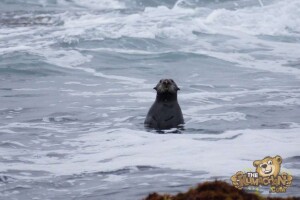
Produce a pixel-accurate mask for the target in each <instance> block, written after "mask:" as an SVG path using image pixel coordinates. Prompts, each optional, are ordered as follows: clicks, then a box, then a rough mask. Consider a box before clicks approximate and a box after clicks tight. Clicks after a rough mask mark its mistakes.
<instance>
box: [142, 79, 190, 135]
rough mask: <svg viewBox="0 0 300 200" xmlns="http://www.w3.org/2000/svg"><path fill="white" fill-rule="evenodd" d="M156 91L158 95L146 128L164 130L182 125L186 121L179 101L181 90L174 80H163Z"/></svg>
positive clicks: (146, 120)
mask: <svg viewBox="0 0 300 200" xmlns="http://www.w3.org/2000/svg"><path fill="white" fill-rule="evenodd" d="M154 89H155V90H156V91H157V95H156V99H155V102H154V104H153V105H152V106H151V108H150V110H149V112H148V114H147V117H146V119H145V126H146V127H148V128H154V129H156V130H164V129H170V128H177V127H178V126H179V125H182V124H183V123H184V120H183V116H182V112H181V108H180V106H179V104H178V101H177V91H178V90H179V88H178V87H177V85H176V83H175V82H174V81H173V80H172V79H162V80H160V81H159V83H158V84H157V86H156V87H155V88H154Z"/></svg>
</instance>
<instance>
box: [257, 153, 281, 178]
mask: <svg viewBox="0 0 300 200" xmlns="http://www.w3.org/2000/svg"><path fill="white" fill-rule="evenodd" d="M281 163H282V158H281V157H280V156H278V155H277V156H275V157H273V158H272V157H270V156H267V157H265V158H264V159H262V160H255V161H254V162H253V166H254V167H256V172H257V173H258V174H259V176H262V177H268V176H274V178H275V177H277V176H278V174H279V172H280V167H281Z"/></svg>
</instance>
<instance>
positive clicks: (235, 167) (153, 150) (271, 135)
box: [0, 128, 300, 176]
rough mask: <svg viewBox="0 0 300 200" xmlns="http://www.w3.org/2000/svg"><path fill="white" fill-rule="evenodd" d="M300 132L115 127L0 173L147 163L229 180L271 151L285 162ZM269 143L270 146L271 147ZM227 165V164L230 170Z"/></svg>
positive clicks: (295, 149)
mask: <svg viewBox="0 0 300 200" xmlns="http://www.w3.org/2000/svg"><path fill="white" fill-rule="evenodd" d="M299 131H300V129H299V128H293V129H285V130H277V129H266V130H236V131H227V132H225V133H222V134H196V135H195V134H193V135H191V134H183V135H178V134H175V135H174V134H164V135H161V134H152V133H147V132H144V131H135V130H130V129H124V128H121V129H114V130H113V129H111V130H108V131H104V132H101V133H99V132H90V133H86V134H83V135H81V136H80V137H78V138H73V139H69V140H66V141H64V142H63V143H62V145H72V146H73V147H74V148H76V149H72V150H66V149H65V148H61V149H59V147H58V149H56V150H52V151H51V152H52V153H53V152H54V153H62V154H66V155H67V156H66V157H64V158H61V159H59V160H58V159H57V158H54V157H46V154H48V153H50V152H49V151H47V150H39V151H38V152H34V151H31V152H30V154H27V156H25V157H24V158H23V159H24V161H28V162H24V163H13V164H7V165H1V166H0V170H1V171H6V170H8V169H9V170H14V169H16V170H18V169H22V170H46V171H48V172H50V173H54V174H56V175H71V174H74V173H78V174H80V173H83V172H85V173H86V172H98V171H114V170H117V169H123V168H125V167H130V166H138V165H143V166H145V165H149V166H154V167H163V168H171V169H184V170H192V171H206V172H208V173H209V174H208V176H210V175H214V176H231V175H232V174H233V173H235V172H236V171H239V170H243V169H245V168H249V167H251V166H252V162H253V160H256V159H262V158H264V157H265V156H267V155H269V154H270V153H271V154H272V155H277V154H278V155H281V156H282V157H283V159H284V158H287V157H292V156H297V155H298V152H299V151H298V150H299V148H298V147H299V144H300V140H299V137H298V133H299ZM233 138H234V139H233ZM269 143H272V145H267V144H269ZM278 146H280V147H281V148H278ZM2 150H4V149H2ZM2 152H3V151H2ZM23 154H24V151H23V150H22V148H20V149H18V150H17V149H14V151H8V152H6V155H9V156H14V155H23ZM37 154H38V157H36V155H37ZM272 155H271V156H272ZM106 160H109V162H105V161H106ZM79 163H80V164H79ZM224 163H227V164H226V167H224ZM291 171H292V173H293V175H295V176H296V175H300V171H299V170H297V169H291Z"/></svg>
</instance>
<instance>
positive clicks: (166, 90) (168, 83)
mask: <svg viewBox="0 0 300 200" xmlns="http://www.w3.org/2000/svg"><path fill="white" fill-rule="evenodd" d="M153 89H155V90H156V92H157V96H156V99H157V100H158V101H165V102H166V101H173V100H177V91H178V90H180V89H179V87H178V86H177V85H176V83H175V82H174V81H173V79H161V80H160V81H159V82H158V83H157V85H156V86H155V87H154V88H153Z"/></svg>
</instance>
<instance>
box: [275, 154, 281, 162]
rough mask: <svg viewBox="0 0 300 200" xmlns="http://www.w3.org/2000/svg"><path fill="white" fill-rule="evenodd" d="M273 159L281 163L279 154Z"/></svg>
mask: <svg viewBox="0 0 300 200" xmlns="http://www.w3.org/2000/svg"><path fill="white" fill-rule="evenodd" d="M275 159H276V161H277V162H278V163H282V158H281V157H280V156H278V155H277V156H275Z"/></svg>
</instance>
